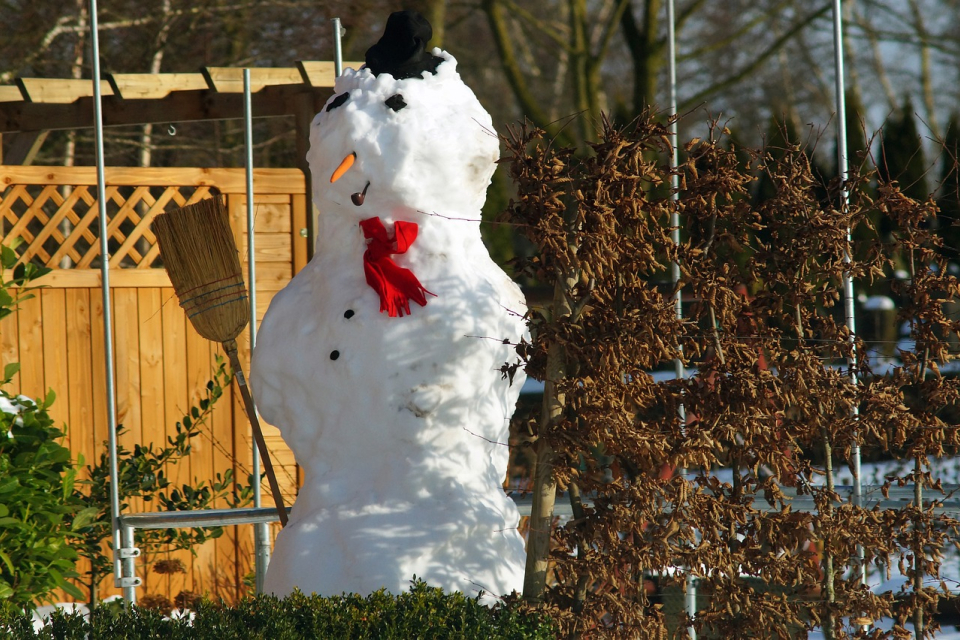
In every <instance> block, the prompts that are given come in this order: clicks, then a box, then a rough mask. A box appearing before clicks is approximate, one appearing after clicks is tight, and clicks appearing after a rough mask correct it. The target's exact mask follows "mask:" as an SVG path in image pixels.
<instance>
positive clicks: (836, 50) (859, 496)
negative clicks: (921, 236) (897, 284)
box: [833, 0, 867, 584]
mask: <svg viewBox="0 0 960 640" xmlns="http://www.w3.org/2000/svg"><path fill="white" fill-rule="evenodd" d="M840 3H841V0H834V3H833V59H834V65H835V67H836V74H835V75H836V82H837V85H836V94H837V167H838V170H839V174H840V180H841V181H842V186H841V189H840V206H841V207H843V208H844V209H846V208H847V205H848V202H849V197H850V194H849V192H848V191H847V179H848V176H849V171H850V168H849V165H848V158H847V106H846V97H845V95H844V93H845V82H844V77H843V16H842V15H841V4H840ZM852 240H853V238H852V237H851V233H850V227H847V248H846V250H845V252H844V255H843V261H844V264H850V261H851V259H852V258H851V256H850V245H851V243H852ZM854 299H855V298H854V291H853V276H851V275H850V272H849V271H845V272H844V274H843V315H844V320H845V322H846V325H847V329H848V330H849V331H850V340H851V342H852V341H853V339H854V336H855V335H856V333H857V324H856V318H855V316H854V306H853V303H854ZM848 364H849V366H850V382H851V383H852V384H854V385H856V384H857V383H858V380H857V371H856V350H854V352H853V355H852V356H851V358H850V360H849V361H848ZM859 414H860V409H859V408H858V407H857V405H856V404H854V405H853V407H852V408H851V415H852V416H853V418H854V419H855V420H856V418H857V416H859ZM850 458H851V460H850V463H851V464H850V466H851V467H852V471H853V499H852V501H853V504H854V506H856V507H860V506H862V504H863V486H862V484H861V478H860V444H859V442H858V441H857V438H856V437H855V438H854V441H853V446H852V447H851V448H850ZM856 570H857V572H858V574H859V577H860V584H866V583H867V567H866V563H865V562H864V551H863V546H862V545H857V567H856Z"/></svg>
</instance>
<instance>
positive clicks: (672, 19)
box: [667, 0, 697, 640]
mask: <svg viewBox="0 0 960 640" xmlns="http://www.w3.org/2000/svg"><path fill="white" fill-rule="evenodd" d="M667 59H668V61H669V63H668V70H669V75H670V81H669V87H670V116H671V117H672V118H673V121H672V122H671V123H670V138H671V145H670V146H671V149H670V169H671V170H673V171H672V173H671V176H670V186H671V187H672V188H671V190H670V199H671V200H673V201H674V202H675V203H676V202H677V201H679V200H680V176H679V175H678V174H677V172H676V168H677V167H678V166H680V150H679V131H678V125H677V120H676V117H677V38H676V15H675V12H674V5H673V0H667ZM670 229H671V230H670V234H671V239H672V240H673V244H674V245H675V246H678V247H679V246H680V214H679V213H678V212H677V208H676V206H674V208H673V212H672V213H671V214H670ZM670 277H671V280H672V281H673V284H674V286H675V287H677V292H676V297H675V298H674V301H673V305H674V310H675V312H676V314H677V319H678V320H682V319H683V299H682V296H681V295H680V288H679V287H678V286H677V284H678V283H679V282H680V263H679V262H673V263H671V264H670ZM673 368H674V374H675V375H676V377H677V379H678V380H682V379H684V378H685V377H686V375H687V374H686V371H685V367H684V366H683V360H682V359H681V358H677V359H676V360H674V361H673ZM677 418H678V419H679V420H680V426H681V428H683V427H684V426H685V425H686V423H687V412H686V410H685V409H684V406H683V405H682V404H681V405H680V407H679V409H678V411H677ZM682 473H683V474H684V475H686V470H685V469H684V470H683V471H682ZM684 605H685V608H686V611H687V615H689V616H690V618H691V619H693V618H695V617H696V615H697V583H696V580H695V579H694V577H693V576H692V575H690V573H689V571H688V572H687V576H686V580H685V584H684ZM687 634H688V635H689V636H690V638H691V640H697V631H696V629H695V628H694V627H693V626H692V625H691V626H689V627H687Z"/></svg>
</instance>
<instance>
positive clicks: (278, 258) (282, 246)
mask: <svg viewBox="0 0 960 640" xmlns="http://www.w3.org/2000/svg"><path fill="white" fill-rule="evenodd" d="M254 241H255V242H254V246H253V249H254V251H255V253H254V256H255V258H256V265H257V267H258V268H259V266H260V264H261V263H267V262H282V263H283V264H286V265H291V264H292V263H293V249H292V247H291V246H290V244H291V243H290V235H289V234H286V233H260V232H257V234H256V235H255V237H254ZM247 249H248V247H247V232H246V230H244V231H243V232H241V234H240V237H239V238H237V250H238V251H239V252H240V261H241V262H243V263H244V264H245V263H246V262H247V255H248V254H247ZM244 276H246V274H244Z"/></svg>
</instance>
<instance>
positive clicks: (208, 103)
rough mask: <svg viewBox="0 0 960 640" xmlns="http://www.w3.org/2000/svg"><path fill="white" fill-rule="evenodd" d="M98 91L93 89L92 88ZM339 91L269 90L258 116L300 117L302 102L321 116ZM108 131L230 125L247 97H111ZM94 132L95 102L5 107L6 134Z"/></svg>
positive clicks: (0, 107) (0, 117)
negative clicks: (221, 122)
mask: <svg viewBox="0 0 960 640" xmlns="http://www.w3.org/2000/svg"><path fill="white" fill-rule="evenodd" d="M91 88H92V85H91ZM332 93H333V90H332V89H330V88H327V87H319V88H315V87H310V86H308V85H306V84H303V83H302V82H299V81H298V83H297V84H292V85H275V86H269V87H265V88H264V89H263V90H261V91H259V92H257V93H255V94H253V96H252V100H251V102H252V106H253V113H254V114H256V117H258V118H266V117H276V116H290V115H295V114H296V113H297V111H298V110H299V109H301V108H302V107H301V106H300V105H299V103H300V102H301V101H303V102H311V103H312V104H313V107H312V109H313V112H314V113H316V112H317V111H319V110H320V109H321V108H322V107H323V104H324V103H325V102H326V101H327V99H328V98H329V97H330V95H331V94H332ZM102 114H103V124H104V126H105V127H110V126H120V125H138V124H147V123H156V122H187V121H197V120H230V119H239V118H242V117H243V95H242V94H239V93H217V92H215V91H210V90H208V89H204V90H202V91H176V92H173V93H171V94H170V95H168V96H166V97H165V98H161V99H158V100H137V99H128V100H124V99H121V98H118V97H116V96H107V97H106V98H104V100H103V110H102ZM92 126H93V99H92V98H80V99H79V100H77V101H76V102H73V103H71V104H44V103H39V104H38V103H30V102H24V101H22V100H21V101H15V102H0V133H5V132H13V131H38V130H44V129H54V130H64V129H84V128H90V127H92Z"/></svg>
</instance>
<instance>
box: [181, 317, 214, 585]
mask: <svg viewBox="0 0 960 640" xmlns="http://www.w3.org/2000/svg"><path fill="white" fill-rule="evenodd" d="M210 352H211V347H210V341H209V340H207V339H205V338H202V337H201V336H200V335H199V334H198V333H197V332H196V331H195V330H194V329H193V327H192V326H191V325H190V324H189V323H187V325H186V355H187V358H186V365H187V366H186V369H185V372H186V375H185V376H184V377H185V378H186V382H187V406H186V411H189V410H190V407H194V406H197V405H198V404H199V402H200V399H201V398H202V397H203V395H204V393H203V392H204V389H205V387H206V384H207V381H208V380H210V377H211V372H212V370H213V366H212V364H213V360H212V358H211V357H210ZM192 445H193V450H192V451H191V453H190V460H189V471H188V472H187V478H188V479H189V480H190V481H192V480H193V478H198V479H208V478H211V477H212V476H213V473H212V472H213V453H212V451H213V442H212V441H211V439H210V433H209V431H206V430H204V433H203V435H201V436H199V437H197V438H194V439H193V441H192ZM183 473H184V470H182V469H181V471H180V474H181V477H182V476H183ZM215 566H216V546H215V545H214V544H213V542H208V543H206V544H203V545H201V546H200V547H199V548H198V549H197V556H196V558H195V559H194V571H193V580H194V585H195V587H196V588H197V590H198V592H200V593H202V592H203V591H205V590H210V589H212V588H213V586H214V585H213V582H212V581H211V576H210V571H211V568H212V567H215Z"/></svg>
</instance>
